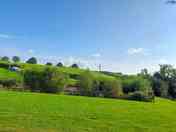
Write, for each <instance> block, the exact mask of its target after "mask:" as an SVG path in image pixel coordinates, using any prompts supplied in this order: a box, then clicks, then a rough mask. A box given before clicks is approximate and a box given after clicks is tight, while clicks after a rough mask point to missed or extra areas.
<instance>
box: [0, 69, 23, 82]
mask: <svg viewBox="0 0 176 132" xmlns="http://www.w3.org/2000/svg"><path fill="white" fill-rule="evenodd" d="M21 78H22V77H21V75H20V74H19V73H16V72H11V71H9V70H8V69H5V68H0V80H6V79H16V80H20V79H21Z"/></svg>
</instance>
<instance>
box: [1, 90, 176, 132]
mask: <svg viewBox="0 0 176 132" xmlns="http://www.w3.org/2000/svg"><path fill="white" fill-rule="evenodd" d="M175 112H176V102H175V101H170V100H167V99H161V98H157V99H156V101H155V103H146V102H136V101H127V100H118V99H103V98H92V97H81V96H67V95H53V94H41V93H27V92H26V93H25V92H7V91H0V132H36V131H38V132H175V130H176V118H175V116H174V115H175Z"/></svg>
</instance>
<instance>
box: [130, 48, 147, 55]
mask: <svg viewBox="0 0 176 132" xmlns="http://www.w3.org/2000/svg"><path fill="white" fill-rule="evenodd" d="M127 53H128V54H129V55H149V54H150V53H149V51H148V50H147V49H144V48H129V49H128V50H127Z"/></svg>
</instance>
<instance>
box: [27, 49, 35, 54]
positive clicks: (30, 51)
mask: <svg viewBox="0 0 176 132" xmlns="http://www.w3.org/2000/svg"><path fill="white" fill-rule="evenodd" d="M27 52H28V53H29V54H33V53H34V52H35V51H34V50H33V49H29V50H28V51H27Z"/></svg>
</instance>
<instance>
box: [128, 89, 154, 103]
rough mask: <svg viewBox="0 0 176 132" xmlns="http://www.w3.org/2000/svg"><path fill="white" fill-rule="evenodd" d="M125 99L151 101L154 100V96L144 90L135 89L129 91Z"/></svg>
mask: <svg viewBox="0 0 176 132" xmlns="http://www.w3.org/2000/svg"><path fill="white" fill-rule="evenodd" d="M127 99H129V100H137V101H145V102H152V101H154V96H148V95H146V94H145V93H144V92H141V91H135V92H134V93H130V94H129V96H128V98H127Z"/></svg>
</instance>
